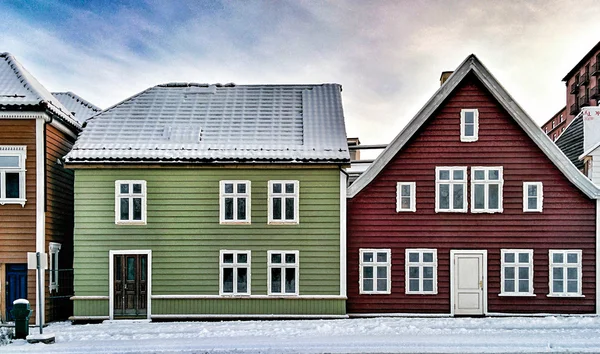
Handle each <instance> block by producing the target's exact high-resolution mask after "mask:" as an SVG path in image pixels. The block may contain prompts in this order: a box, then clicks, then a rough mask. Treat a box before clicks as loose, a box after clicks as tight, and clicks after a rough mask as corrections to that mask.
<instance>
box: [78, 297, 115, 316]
mask: <svg viewBox="0 0 600 354" xmlns="http://www.w3.org/2000/svg"><path fill="white" fill-rule="evenodd" d="M73 314H74V315H75V316H108V315H109V308H108V299H107V300H73Z"/></svg>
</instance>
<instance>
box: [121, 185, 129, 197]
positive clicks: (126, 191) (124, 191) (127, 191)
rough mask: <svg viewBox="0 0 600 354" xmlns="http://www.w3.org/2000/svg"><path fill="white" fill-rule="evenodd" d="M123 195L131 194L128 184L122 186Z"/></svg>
mask: <svg viewBox="0 0 600 354" xmlns="http://www.w3.org/2000/svg"><path fill="white" fill-rule="evenodd" d="M121 193H123V194H127V193H129V184H127V183H123V184H121Z"/></svg>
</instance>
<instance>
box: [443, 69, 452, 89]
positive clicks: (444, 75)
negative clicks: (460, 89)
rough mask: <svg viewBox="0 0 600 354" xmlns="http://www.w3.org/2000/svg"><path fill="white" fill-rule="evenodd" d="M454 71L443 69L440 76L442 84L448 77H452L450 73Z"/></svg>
mask: <svg viewBox="0 0 600 354" xmlns="http://www.w3.org/2000/svg"><path fill="white" fill-rule="evenodd" d="M453 72H454V71H442V76H440V86H442V85H443V84H444V82H446V80H448V78H449V77H450V75H452V73H453Z"/></svg>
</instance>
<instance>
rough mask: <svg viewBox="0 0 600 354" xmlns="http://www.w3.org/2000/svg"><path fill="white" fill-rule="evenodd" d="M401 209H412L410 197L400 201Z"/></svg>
mask: <svg viewBox="0 0 600 354" xmlns="http://www.w3.org/2000/svg"><path fill="white" fill-rule="evenodd" d="M400 208H401V209H410V197H402V199H401V200H400Z"/></svg>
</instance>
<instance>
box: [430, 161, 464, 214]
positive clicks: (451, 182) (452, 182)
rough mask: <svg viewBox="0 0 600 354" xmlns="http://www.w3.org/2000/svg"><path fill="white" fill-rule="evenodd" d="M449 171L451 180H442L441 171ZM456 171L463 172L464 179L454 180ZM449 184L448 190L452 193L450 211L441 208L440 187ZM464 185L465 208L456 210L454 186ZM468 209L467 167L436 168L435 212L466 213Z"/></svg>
mask: <svg viewBox="0 0 600 354" xmlns="http://www.w3.org/2000/svg"><path fill="white" fill-rule="evenodd" d="M443 170H448V171H450V179H449V180H444V181H442V180H440V171H443ZM454 171H462V172H463V179H462V180H455V179H454ZM442 184H449V185H450V186H449V187H448V190H449V192H450V195H449V196H448V198H449V206H450V207H449V209H441V208H440V185H442ZM455 185H462V186H463V207H462V208H460V209H459V208H454V186H455ZM467 208H468V202H467V167H466V166H438V167H436V168H435V212H436V213H466V212H467Z"/></svg>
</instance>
